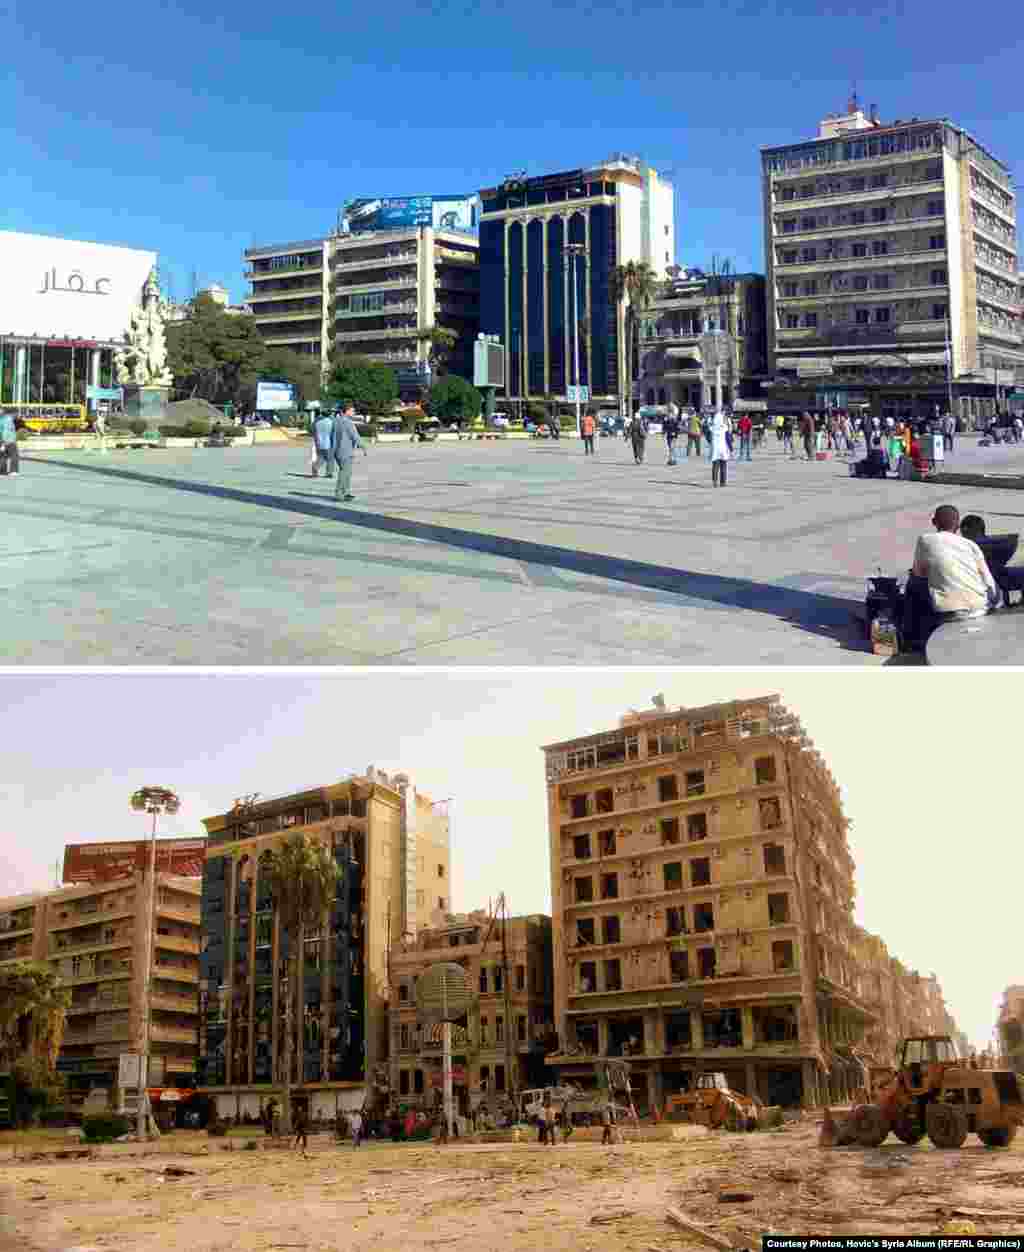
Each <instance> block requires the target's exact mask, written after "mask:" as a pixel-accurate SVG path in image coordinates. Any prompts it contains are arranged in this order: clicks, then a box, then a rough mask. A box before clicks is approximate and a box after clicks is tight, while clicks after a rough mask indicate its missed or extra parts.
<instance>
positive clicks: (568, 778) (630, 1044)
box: [544, 696, 902, 1104]
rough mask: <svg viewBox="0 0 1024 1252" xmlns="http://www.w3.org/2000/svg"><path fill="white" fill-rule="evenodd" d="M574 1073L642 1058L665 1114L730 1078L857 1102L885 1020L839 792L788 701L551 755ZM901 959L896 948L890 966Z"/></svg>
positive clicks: (653, 724) (560, 1055) (563, 1040)
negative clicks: (678, 1101) (699, 1087)
mask: <svg viewBox="0 0 1024 1252" xmlns="http://www.w3.org/2000/svg"><path fill="white" fill-rule="evenodd" d="M544 752H545V757H546V766H547V780H548V820H549V830H550V856H551V890H552V928H553V947H554V974H555V1025H556V1029H557V1033H558V1048H557V1051H556V1052H554V1053H553V1054H552V1055H549V1057H548V1063H549V1064H552V1065H555V1066H557V1067H558V1069H559V1070H560V1072H561V1074H562V1075H564V1076H566V1077H568V1078H571V1079H573V1080H575V1081H580V1082H584V1083H585V1082H588V1081H593V1075H592V1069H593V1060H592V1059H590V1058H593V1057H599V1056H627V1057H629V1059H630V1061H631V1062H632V1063H633V1066H634V1072H635V1074H636V1075H637V1077H638V1082H637V1084H636V1085H637V1086H641V1084H642V1083H643V1082H644V1081H646V1084H647V1097H648V1101H649V1102H650V1103H651V1104H655V1103H657V1104H660V1103H661V1101H662V1100H663V1099H664V1097H665V1096H666V1095H668V1094H671V1093H672V1092H673V1091H678V1090H682V1089H686V1088H687V1087H689V1086H690V1085H692V1083H693V1080H694V1076H695V1075H696V1074H698V1073H700V1072H704V1071H710V1070H722V1071H724V1072H725V1074H726V1076H727V1078H728V1079H729V1081H730V1083H731V1084H732V1085H733V1086H734V1087H736V1088H737V1089H739V1090H744V1091H747V1092H749V1093H751V1094H756V1095H758V1096H759V1097H760V1098H761V1099H762V1100H766V1101H768V1102H769V1103H782V1104H791V1103H796V1102H801V1101H802V1102H803V1103H807V1104H810V1103H816V1102H818V1101H820V1100H823V1099H831V1100H836V1099H842V1098H848V1097H849V1095H850V1094H851V1093H852V1092H853V1091H854V1090H855V1089H856V1088H857V1087H858V1086H859V1085H860V1084H861V1082H862V1081H863V1069H862V1063H861V1060H860V1059H858V1051H860V1050H861V1048H860V1045H861V1044H862V1041H863V1039H864V1037H865V1035H866V1034H867V1033H868V1032H870V1031H871V1030H873V1029H877V1028H878V1027H879V1026H881V1025H882V1023H883V1012H884V1010H883V1008H882V1006H881V1005H880V1004H877V1003H875V1001H876V1000H877V999H878V998H879V997H880V996H881V995H882V994H884V995H886V996H889V997H890V999H892V1000H893V1001H895V1000H896V999H898V998H899V996H900V995H901V994H902V991H901V989H900V988H896V987H892V986H890V984H888V983H884V984H883V985H882V986H881V988H880V990H879V991H878V993H877V994H873V989H872V986H871V985H870V984H869V983H868V982H867V981H866V979H865V977H864V974H863V971H862V963H861V962H862V958H861V947H862V946H863V943H864V941H865V938H868V939H870V936H868V937H865V932H863V931H861V930H860V929H859V928H858V927H857V926H855V924H854V922H853V917H852V909H853V899H854V882H853V868H854V866H853V859H852V857H851V855H850V851H849V848H848V846H847V837H846V830H847V821H846V818H845V817H844V815H843V811H842V807H841V804H840V799H839V792H838V789H837V787H836V784H835V781H834V780H833V778H832V776H831V774H830V773H829V772H828V770H827V769H826V767H825V765H824V763H823V762H822V760H821V758H820V757H819V756H818V754H817V753H816V752H815V751H814V749H813V745H812V744H811V743H810V741H809V740H808V739H807V737H806V735H805V733H804V731H803V728H802V727H801V725H800V723H799V721H798V720H797V718H796V717H794V716H793V715H792V714H791V713H790V712H789V711H788V710H787V709H786V708H785V707H784V706H783V705H782V704H781V703H780V702H779V700H778V698H777V697H775V696H771V697H763V698H757V699H751V700H746V701H742V702H735V703H729V704H716V705H712V706H709V707H706V708H695V709H678V710H675V711H668V710H666V709H664V708H663V707H659V708H658V709H656V710H655V711H653V712H647V713H639V714H638V713H629V714H626V715H625V716H624V717H622V718H621V719H620V724H619V727H618V728H617V729H616V730H609V731H606V732H603V733H601V734H596V735H589V736H586V737H584V738H580V739H573V740H570V741H567V742H564V743H558V744H551V745H549V746H547V747H546V748H545V749H544ZM883 951H884V945H883V949H882V950H880V951H879V953H878V955H879V959H881V957H882V953H883Z"/></svg>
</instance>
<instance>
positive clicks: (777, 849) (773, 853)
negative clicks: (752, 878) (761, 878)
mask: <svg viewBox="0 0 1024 1252" xmlns="http://www.w3.org/2000/svg"><path fill="white" fill-rule="evenodd" d="M764 872H765V873H766V874H784V873H785V872H786V849H785V848H784V847H783V846H782V845H781V844H779V843H766V844H765V845H764Z"/></svg>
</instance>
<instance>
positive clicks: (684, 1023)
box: [665, 1011, 693, 1052]
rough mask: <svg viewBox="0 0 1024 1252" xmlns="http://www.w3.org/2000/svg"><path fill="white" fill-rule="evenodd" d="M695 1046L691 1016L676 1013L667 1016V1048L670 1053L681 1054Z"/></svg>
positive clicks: (686, 1013) (684, 1013)
mask: <svg viewBox="0 0 1024 1252" xmlns="http://www.w3.org/2000/svg"><path fill="white" fill-rule="evenodd" d="M692 1044H693V1036H692V1035H691V1033H690V1014H689V1013H688V1012H685V1011H683V1012H676V1013H666V1014H665V1048H666V1050H667V1051H669V1052H680V1051H682V1050H683V1049H684V1048H689V1047H691V1046H692Z"/></svg>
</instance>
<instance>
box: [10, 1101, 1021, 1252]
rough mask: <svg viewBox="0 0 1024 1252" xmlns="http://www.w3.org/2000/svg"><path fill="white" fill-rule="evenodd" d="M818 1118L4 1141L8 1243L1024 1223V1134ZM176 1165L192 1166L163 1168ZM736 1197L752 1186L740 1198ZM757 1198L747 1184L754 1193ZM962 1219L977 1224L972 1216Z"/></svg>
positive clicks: (183, 1250) (511, 1245)
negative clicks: (609, 1139)
mask: <svg viewBox="0 0 1024 1252" xmlns="http://www.w3.org/2000/svg"><path fill="white" fill-rule="evenodd" d="M818 1128H819V1122H818V1121H817V1120H811V1119H808V1120H805V1121H803V1122H799V1123H794V1124H793V1125H791V1126H787V1127H786V1128H784V1129H782V1130H778V1131H767V1132H758V1133H755V1134H750V1135H732V1134H728V1133H727V1132H710V1133H698V1134H697V1135H695V1136H694V1137H692V1138H688V1139H686V1140H683V1141H680V1142H674V1143H673V1142H638V1141H634V1142H625V1143H621V1144H618V1145H616V1146H614V1147H611V1148H602V1147H601V1146H600V1145H599V1144H596V1143H576V1142H571V1141H570V1143H569V1144H568V1145H562V1144H558V1145H557V1146H555V1147H550V1146H547V1147H545V1146H541V1145H540V1144H538V1143H536V1142H534V1141H530V1142H527V1141H525V1140H524V1141H523V1142H522V1143H519V1144H468V1143H467V1144H465V1145H458V1144H453V1145H451V1146H449V1147H443V1148H441V1147H436V1146H434V1145H433V1144H415V1143H414V1144H390V1143H370V1144H368V1145H364V1146H363V1147H362V1148H360V1149H359V1150H354V1149H353V1148H352V1147H351V1145H347V1144H346V1145H339V1144H337V1143H335V1142H333V1141H332V1140H331V1139H330V1138H329V1137H328V1136H326V1135H322V1136H313V1137H312V1138H311V1140H310V1144H311V1146H310V1155H309V1159H307V1160H303V1159H302V1157H301V1156H297V1155H296V1154H294V1153H293V1152H290V1151H282V1150H278V1151H274V1150H260V1151H258V1152H248V1151H242V1150H240V1148H241V1144H240V1143H239V1142H238V1141H235V1142H234V1150H233V1151H230V1152H227V1151H223V1150H222V1145H223V1141H222V1140H210V1139H207V1138H206V1137H205V1136H200V1135H198V1134H195V1135H192V1134H182V1133H178V1134H175V1135H174V1136H173V1138H168V1139H165V1140H163V1141H162V1143H161V1144H160V1146H159V1151H158V1152H154V1153H149V1154H146V1155H140V1154H139V1149H138V1148H137V1147H133V1146H132V1145H116V1146H112V1147H110V1148H103V1149H101V1152H102V1153H103V1159H98V1160H92V1161H81V1162H78V1161H76V1162H71V1161H66V1162H57V1163H51V1162H48V1161H47V1162H43V1161H24V1160H18V1161H16V1160H14V1159H12V1157H11V1154H10V1151H9V1149H5V1150H4V1151H2V1152H0V1252H14V1250H15V1249H17V1250H18V1252H86V1250H89V1252H118V1250H120V1249H125V1250H126V1252H128V1250H130V1252H158V1249H159V1250H160V1252H167V1250H171V1252H229V1250H230V1252H235V1250H241V1249H245V1250H249V1249H253V1250H255V1249H268V1250H269V1249H285V1248H288V1249H309V1250H311V1252H318V1250H326V1249H332V1250H333V1249H337V1250H339V1252H340V1250H344V1252H350V1250H351V1252H363V1250H366V1249H373V1250H374V1252H391V1250H392V1249H396V1250H403V1252H404V1250H405V1249H408V1250H409V1252H418V1250H420V1249H442V1250H443V1252H481V1250H482V1249H487V1250H490V1249H495V1250H498V1249H500V1252H527V1250H529V1252H533V1250H534V1249H537V1248H545V1249H551V1250H552V1252H562V1250H565V1252H568V1250H569V1249H574V1250H576V1249H583V1250H588V1252H589V1250H593V1252H598V1249H600V1250H601V1252H607V1249H608V1248H615V1249H621V1250H622V1252H674V1250H678V1249H684V1248H686V1249H703V1250H704V1252H708V1250H709V1249H710V1248H711V1247H712V1245H711V1244H709V1243H707V1242H705V1241H704V1240H703V1239H702V1237H700V1236H698V1235H694V1234H691V1233H687V1232H685V1231H682V1230H679V1229H678V1228H676V1227H674V1226H673V1225H671V1224H670V1223H669V1222H668V1221H667V1220H666V1216H665V1214H666V1209H667V1208H668V1207H669V1206H674V1207H676V1208H678V1209H679V1210H681V1211H682V1212H683V1213H684V1214H685V1215H686V1216H687V1217H689V1218H691V1219H693V1220H694V1221H695V1222H697V1223H699V1224H700V1225H702V1226H704V1227H705V1228H706V1229H707V1230H708V1231H710V1232H711V1233H712V1234H713V1235H714V1236H717V1237H718V1238H719V1239H720V1240H724V1241H726V1243H727V1244H728V1245H729V1246H731V1247H732V1248H734V1249H744V1248H749V1249H757V1248H760V1236H761V1235H762V1234H765V1233H768V1232H770V1231H774V1232H778V1233H782V1234H792V1235H800V1234H809V1235H828V1234H833V1235H839V1234H868V1235H870V1234H878V1235H897V1234H930V1233H937V1232H939V1231H940V1230H941V1229H942V1227H943V1225H944V1224H945V1223H946V1222H948V1221H950V1220H952V1219H956V1220H964V1219H966V1220H969V1221H971V1222H973V1223H974V1226H975V1230H976V1233H977V1234H979V1235H1010V1234H1018V1235H1019V1234H1020V1233H1021V1232H1022V1231H1024V1137H1022V1138H1018V1141H1017V1143H1015V1144H1014V1145H1013V1147H1012V1148H1010V1149H1009V1150H1003V1151H999V1150H989V1149H986V1148H984V1147H982V1146H981V1145H980V1144H978V1143H977V1141H976V1140H975V1139H973V1137H972V1138H971V1139H969V1140H968V1143H967V1145H966V1146H965V1147H964V1148H963V1149H961V1150H960V1151H956V1152H940V1151H936V1150H934V1149H933V1148H931V1147H930V1146H929V1145H928V1144H927V1143H924V1144H921V1145H920V1146H918V1147H915V1148H908V1147H905V1146H904V1145H903V1144H901V1143H899V1142H898V1141H896V1140H895V1139H891V1140H890V1141H889V1142H887V1143H886V1144H885V1145H883V1146H882V1147H881V1148H880V1149H875V1150H865V1149H861V1148H839V1149H832V1150H823V1149H821V1148H819V1147H818V1143H817V1135H818ZM167 1166H172V1167H173V1166H179V1167H184V1168H185V1169H187V1170H189V1171H193V1172H190V1173H188V1174H185V1175H183V1176H180V1177H168V1176H166V1175H165V1174H164V1172H163V1171H164V1169H165V1167H167ZM737 1193H739V1197H740V1198H738V1199H737V1198H733V1199H726V1198H724V1196H725V1195H729V1194H731V1195H733V1196H734V1197H735V1196H736V1194H737ZM744 1197H746V1198H744ZM959 1233H963V1232H959Z"/></svg>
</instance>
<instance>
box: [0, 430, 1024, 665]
mask: <svg viewBox="0 0 1024 1252" xmlns="http://www.w3.org/2000/svg"><path fill="white" fill-rule="evenodd" d="M22 460H23V464H22V472H21V474H20V476H19V477H17V478H0V523H2V526H3V534H4V544H3V549H2V561H0V570H2V579H3V591H4V593H5V598H6V612H5V615H4V630H3V632H2V640H0V663H3V664H34V665H133V664H146V665H159V664H169V665H203V664H206V665H217V666H230V665H302V664H309V665H444V666H450V665H595V666H597V665H601V666H604V665H670V664H683V665H744V664H746V665H754V664H757V665H843V664H853V665H877V664H880V662H879V660H878V659H877V658H875V657H873V656H871V654H870V653H869V652H868V651H867V647H866V644H865V642H864V640H863V638H862V637H861V635H860V632H859V630H858V629H857V628H856V627H855V626H854V625H853V623H852V614H853V612H854V611H855V610H856V609H857V607H858V605H861V604H862V603H863V599H864V581H863V580H864V577H865V576H866V575H868V574H873V573H875V572H877V570H878V568H879V567H881V568H882V570H883V571H884V572H886V573H890V574H900V573H903V572H905V571H906V569H907V567H908V565H909V563H910V557H911V553H912V551H913V546H914V541H915V539H916V537H917V535H918V534H919V533H921V532H922V531H925V530H928V529H930V524H929V523H930V518H931V515H932V511H933V510H934V508H935V506H936V504H939V503H942V502H950V503H955V504H957V505H958V506H959V507H960V509H961V511H962V512H967V511H976V512H981V513H982V515H983V516H984V517H985V518H986V521H987V522H988V527H989V532H990V533H998V532H1005V531H1009V530H1016V529H1018V528H1019V526H1020V524H1021V520H1022V518H1024V493H1021V492H1020V491H1013V490H999V489H988V488H975V487H945V488H943V487H936V486H930V485H927V484H923V483H903V482H899V481H896V480H890V481H887V482H881V483H880V482H869V481H859V480H853V479H850V478H849V477H848V472H847V465H846V462H845V461H844V460H842V459H837V460H834V461H827V462H815V463H807V462H804V461H791V460H789V459H788V458H787V457H785V456H784V454H783V452H782V450H781V446H780V445H778V444H777V443H776V441H775V438H774V436H771V437H770V439H769V441H768V444H767V445H766V448H765V450H764V451H759V452H756V453H755V459H754V461H753V462H752V463H751V464H749V465H748V464H744V463H732V464H730V466H729V474H730V482H729V485H728V487H726V488H725V489H724V490H714V489H712V486H711V470H710V466H709V465H708V463H707V461H706V460H705V461H700V462H697V461H696V460H693V461H686V460H685V459H684V460H683V461H682V464H681V465H679V466H678V467H676V468H669V467H667V466H666V464H665V460H666V455H665V447H664V444H663V442H662V440H661V438H660V436H658V437H654V438H651V439H650V440H649V441H648V449H647V462H646V463H645V464H644V465H642V466H636V465H634V464H633V458H632V454H631V451H630V449H629V447H628V446H627V445H626V444H625V443H624V442H623V441H622V440H621V439H608V438H606V439H602V440H600V441H599V453H598V455H597V456H596V457H594V458H590V457H584V454H583V447H582V445H581V443H580V442H579V441H578V440H575V439H574V440H561V441H559V442H557V443H552V442H547V441H529V442H527V441H508V442H491V441H487V442H482V441H473V442H469V441H464V442H461V443H433V444H413V445H408V444H383V445H378V446H376V447H373V448H371V449H370V453H369V456H368V457H367V458H365V459H364V458H363V457H361V456H357V458H356V463H355V476H354V485H353V490H354V492H355V494H356V497H357V499H356V501H355V503H354V504H352V505H336V504H335V503H334V500H333V494H332V489H333V484H331V483H329V482H327V481H325V480H323V479H312V478H310V476H309V450H308V444H307V443H302V444H298V445H294V446H293V445H263V446H257V447H255V448H232V449H207V448H202V449H168V450H158V451H149V452H144V451H134V452H132V451H121V452H111V453H108V454H105V455H103V454H100V453H98V452H58V453H45V454H32V453H28V454H26V455H25V456H24V457H23V458H22ZM948 467H949V468H950V469H960V470H965V471H982V472H996V473H999V472H1002V473H1008V474H1009V473H1015V472H1017V473H1020V472H1024V447H1019V446H1012V447H1010V448H1005V447H998V448H978V447H977V445H976V441H975V440H974V439H973V438H971V439H964V440H960V441H958V449H957V453H956V455H955V456H954V457H953V458H952V460H951V461H950V462H949V464H948Z"/></svg>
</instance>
